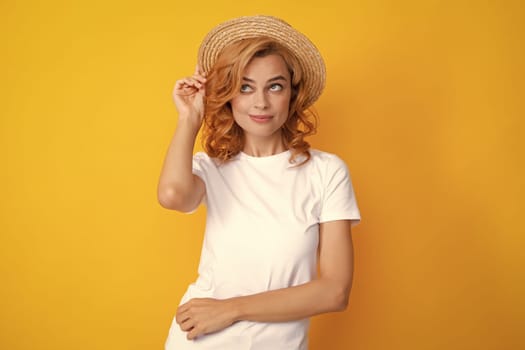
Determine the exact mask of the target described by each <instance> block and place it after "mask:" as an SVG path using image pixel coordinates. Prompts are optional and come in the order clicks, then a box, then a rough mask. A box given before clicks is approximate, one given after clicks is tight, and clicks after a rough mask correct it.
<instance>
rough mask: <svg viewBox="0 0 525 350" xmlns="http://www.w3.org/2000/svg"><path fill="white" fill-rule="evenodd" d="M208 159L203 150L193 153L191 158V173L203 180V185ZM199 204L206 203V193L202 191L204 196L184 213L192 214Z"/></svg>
mask: <svg viewBox="0 0 525 350" xmlns="http://www.w3.org/2000/svg"><path fill="white" fill-rule="evenodd" d="M208 160H209V158H208V156H207V155H206V153H204V152H198V153H195V154H194V155H193V160H192V173H193V174H195V175H197V176H198V177H200V178H201V180H202V181H203V182H204V185H205V186H206V171H205V169H206V162H207V161H208ZM201 204H206V193H204V196H203V197H202V200H201V202H200V203H199V204H198V205H197V206H196V207H195V208H194V209H193V210H190V211H188V212H186V214H192V213H194V212H196V211H197V208H198V207H199V206H200V205H201Z"/></svg>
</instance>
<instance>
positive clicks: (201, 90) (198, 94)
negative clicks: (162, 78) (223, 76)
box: [173, 66, 206, 127]
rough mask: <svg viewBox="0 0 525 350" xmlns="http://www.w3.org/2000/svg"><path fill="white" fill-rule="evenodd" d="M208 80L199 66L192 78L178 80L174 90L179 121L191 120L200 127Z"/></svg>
mask: <svg viewBox="0 0 525 350" xmlns="http://www.w3.org/2000/svg"><path fill="white" fill-rule="evenodd" d="M205 84H206V78H205V77H204V75H203V74H202V73H201V72H200V70H199V66H197V67H195V72H194V73H193V75H192V76H191V77H187V78H183V79H180V80H177V82H176V83H175V87H174V89H173V101H174V102H175V106H176V107H177V110H178V112H179V119H181V118H189V119H190V120H191V122H192V123H194V125H196V126H198V127H200V125H201V124H202V118H203V117H204V98H205V96H206V89H205Z"/></svg>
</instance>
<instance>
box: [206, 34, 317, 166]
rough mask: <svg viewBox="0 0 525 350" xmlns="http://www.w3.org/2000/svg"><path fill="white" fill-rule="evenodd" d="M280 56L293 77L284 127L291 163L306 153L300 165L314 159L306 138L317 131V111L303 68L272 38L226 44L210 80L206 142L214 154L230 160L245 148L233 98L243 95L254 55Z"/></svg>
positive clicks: (284, 139)
mask: <svg viewBox="0 0 525 350" xmlns="http://www.w3.org/2000/svg"><path fill="white" fill-rule="evenodd" d="M272 54H277V55H280V56H281V57H282V58H283V60H284V62H285V63H286V66H287V67H288V70H289V72H290V77H291V87H292V94H291V99H290V107H289V111H288V119H287V120H286V122H285V123H284V125H283V126H282V130H281V131H282V137H283V142H284V145H285V147H286V148H287V149H289V150H290V151H291V154H292V155H291V157H290V163H294V162H295V161H296V158H297V157H298V156H300V155H303V156H304V157H305V158H304V160H303V161H301V162H300V163H299V164H297V165H302V164H304V163H306V162H307V161H308V160H310V157H311V156H310V152H309V149H310V144H309V143H308V142H306V141H305V140H304V138H305V137H306V136H309V135H312V134H314V133H315V132H316V130H317V119H318V118H317V114H316V112H315V111H314V110H313V109H312V108H309V106H307V104H306V103H307V102H308V91H305V89H304V87H303V80H302V69H301V67H300V65H299V62H298V61H297V59H296V58H295V56H294V55H293V54H292V53H291V52H290V51H289V50H288V49H286V48H285V47H283V46H282V45H280V44H279V43H277V42H275V41H274V40H272V39H270V38H264V37H263V38H252V39H244V40H240V41H237V42H235V43H233V44H231V45H229V46H227V47H225V48H224V49H223V50H222V51H221V53H220V55H219V57H218V58H217V61H216V62H215V64H214V66H213V68H212V69H211V71H210V72H208V76H207V83H206V95H207V96H206V112H205V115H204V125H203V129H202V136H203V137H202V144H203V148H204V150H205V151H206V153H207V154H208V155H209V156H210V157H214V158H217V159H219V160H220V161H221V162H227V161H229V160H230V159H232V158H233V157H235V156H236V155H237V154H238V153H239V152H240V151H242V149H243V147H244V131H243V130H242V129H241V127H240V126H239V125H238V124H237V123H236V122H235V120H234V119H233V114H232V108H231V105H230V101H231V100H232V98H233V97H235V96H236V95H237V94H239V91H240V88H241V83H242V82H241V79H242V74H243V72H244V70H245V68H246V66H247V65H248V64H249V63H250V61H251V60H252V59H253V58H254V57H265V56H268V55H272Z"/></svg>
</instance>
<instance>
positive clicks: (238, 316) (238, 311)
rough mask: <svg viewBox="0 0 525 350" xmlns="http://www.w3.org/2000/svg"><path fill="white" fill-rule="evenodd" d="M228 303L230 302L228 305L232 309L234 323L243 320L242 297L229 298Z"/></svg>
mask: <svg viewBox="0 0 525 350" xmlns="http://www.w3.org/2000/svg"><path fill="white" fill-rule="evenodd" d="M228 303H229V304H230V305H229V306H228V309H229V310H230V311H231V314H230V318H231V320H232V323H235V322H238V321H242V320H243V312H242V297H235V298H230V299H228Z"/></svg>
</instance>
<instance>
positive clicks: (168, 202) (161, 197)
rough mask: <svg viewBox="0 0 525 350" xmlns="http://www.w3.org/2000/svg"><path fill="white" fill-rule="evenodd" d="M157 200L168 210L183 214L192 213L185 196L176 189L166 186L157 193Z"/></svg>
mask: <svg viewBox="0 0 525 350" xmlns="http://www.w3.org/2000/svg"><path fill="white" fill-rule="evenodd" d="M157 199H158V201H159V204H160V205H161V206H162V207H163V208H166V209H170V210H177V211H181V212H185V211H190V210H191V208H190V209H188V208H187V207H188V205H187V203H185V202H187V201H185V200H184V195H183V194H182V193H179V192H178V191H177V190H176V189H175V188H173V187H170V186H166V187H164V188H160V187H159V189H158V191H157Z"/></svg>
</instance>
